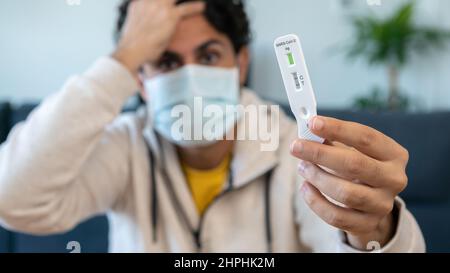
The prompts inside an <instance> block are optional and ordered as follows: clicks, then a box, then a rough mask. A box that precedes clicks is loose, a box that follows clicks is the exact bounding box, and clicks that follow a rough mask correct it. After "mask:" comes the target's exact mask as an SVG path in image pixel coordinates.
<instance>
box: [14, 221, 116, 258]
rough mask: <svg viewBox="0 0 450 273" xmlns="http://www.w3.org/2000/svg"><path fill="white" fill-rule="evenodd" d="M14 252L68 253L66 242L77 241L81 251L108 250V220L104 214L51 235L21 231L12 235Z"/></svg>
mask: <svg viewBox="0 0 450 273" xmlns="http://www.w3.org/2000/svg"><path fill="white" fill-rule="evenodd" d="M11 240H12V245H13V249H12V250H11V252H15V253H69V252H71V250H72V248H69V249H67V246H68V243H69V242H72V241H76V242H79V244H80V247H81V252H82V253H106V252H108V221H107V218H106V217H105V216H99V217H95V218H93V219H90V220H88V221H86V222H84V223H82V224H80V225H79V226H77V227H76V228H75V229H74V230H72V231H70V232H68V233H65V234H61V235H52V236H43V237H41V236H31V235H25V234H21V233H14V234H13V235H12V239H11Z"/></svg>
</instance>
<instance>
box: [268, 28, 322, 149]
mask: <svg viewBox="0 0 450 273" xmlns="http://www.w3.org/2000/svg"><path fill="white" fill-rule="evenodd" d="M274 46H275V52H276V55H277V59H278V65H279V66H280V70H281V75H282V77H283V82H284V87H285V89H286V93H287V96H288V98H289V104H290V106H291V110H292V112H293V113H294V116H295V119H296V120H297V126H298V136H299V138H301V139H306V140H310V141H315V142H320V143H323V142H324V139H323V138H320V137H318V136H316V135H314V134H313V133H312V132H311V130H309V128H308V121H309V120H310V119H311V118H313V117H314V116H317V103H316V98H315V95H314V90H313V87H312V84H311V79H310V77H309V73H308V68H307V67H306V62H305V57H304V55H303V50H302V46H301V43H300V39H299V38H298V36H297V35H295V34H289V35H287V36H283V37H280V38H277V39H276V40H275V43H274Z"/></svg>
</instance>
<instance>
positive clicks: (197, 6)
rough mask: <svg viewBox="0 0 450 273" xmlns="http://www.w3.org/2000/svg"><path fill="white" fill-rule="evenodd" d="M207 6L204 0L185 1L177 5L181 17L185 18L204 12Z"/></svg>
mask: <svg viewBox="0 0 450 273" xmlns="http://www.w3.org/2000/svg"><path fill="white" fill-rule="evenodd" d="M205 6H206V5H205V3H204V2H203V1H194V2H185V3H182V4H180V5H178V6H177V12H178V15H179V16H180V17H181V18H185V17H189V16H192V15H196V14H200V13H202V12H203V11H204V10H205Z"/></svg>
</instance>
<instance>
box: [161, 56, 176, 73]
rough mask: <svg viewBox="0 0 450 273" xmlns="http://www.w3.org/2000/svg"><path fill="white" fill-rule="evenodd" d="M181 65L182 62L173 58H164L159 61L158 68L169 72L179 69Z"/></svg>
mask: <svg viewBox="0 0 450 273" xmlns="http://www.w3.org/2000/svg"><path fill="white" fill-rule="evenodd" d="M180 66H181V64H180V62H178V61H177V60H173V59H167V60H162V61H160V62H159V63H158V70H159V71H161V72H163V73H164V72H169V71H173V70H176V69H178V68H179V67H180Z"/></svg>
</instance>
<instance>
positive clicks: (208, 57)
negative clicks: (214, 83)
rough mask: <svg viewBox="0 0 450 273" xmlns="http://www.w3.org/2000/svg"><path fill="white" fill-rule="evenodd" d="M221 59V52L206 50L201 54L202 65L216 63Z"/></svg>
mask: <svg viewBox="0 0 450 273" xmlns="http://www.w3.org/2000/svg"><path fill="white" fill-rule="evenodd" d="M219 60H220V54H218V53H216V52H206V53H205V54H203V55H201V56H200V60H199V62H200V64H202V65H215V64H217V63H218V62H219Z"/></svg>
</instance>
